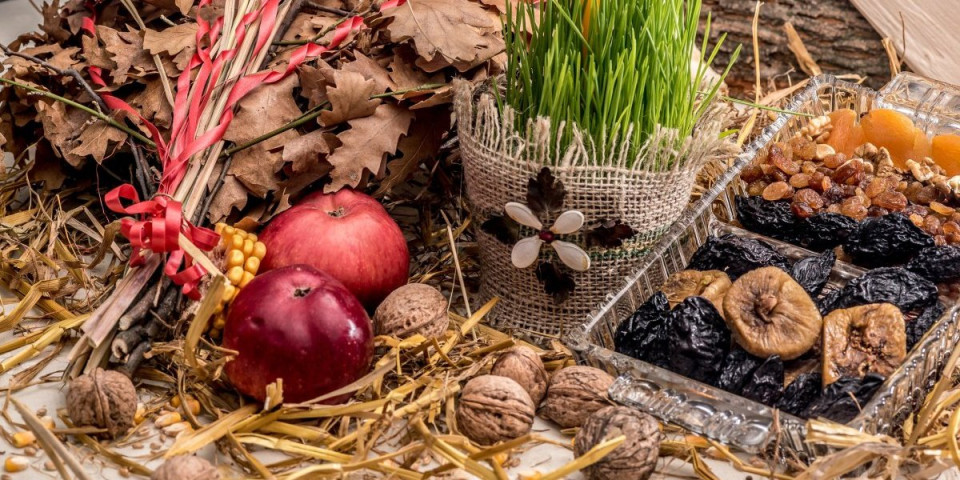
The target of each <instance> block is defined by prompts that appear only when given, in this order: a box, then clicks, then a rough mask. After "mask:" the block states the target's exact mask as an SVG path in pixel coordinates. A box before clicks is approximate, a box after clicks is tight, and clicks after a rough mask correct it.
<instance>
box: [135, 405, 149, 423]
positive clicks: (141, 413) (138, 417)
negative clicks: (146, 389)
mask: <svg viewBox="0 0 960 480" xmlns="http://www.w3.org/2000/svg"><path fill="white" fill-rule="evenodd" d="M146 414H147V409H146V408H145V407H144V406H143V404H142V403H138V404H137V413H134V414H133V421H134V423H136V424H137V425H139V424H141V423H142V422H143V420H144V417H145V416H146Z"/></svg>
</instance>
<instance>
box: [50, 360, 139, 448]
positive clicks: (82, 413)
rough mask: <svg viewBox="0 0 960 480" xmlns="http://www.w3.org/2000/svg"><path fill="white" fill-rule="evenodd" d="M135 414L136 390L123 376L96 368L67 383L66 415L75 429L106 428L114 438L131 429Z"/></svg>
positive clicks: (112, 371)
mask: <svg viewBox="0 0 960 480" xmlns="http://www.w3.org/2000/svg"><path fill="white" fill-rule="evenodd" d="M136 413H137V389H136V388H134V386H133V382H131V381H130V379H129V378H127V376H126V375H124V374H122V373H120V372H117V371H114V370H104V369H102V368H98V369H96V370H94V372H93V373H92V374H88V375H81V376H79V377H77V378H76V379H74V380H73V381H71V382H70V388H69V390H68V391H67V414H68V415H70V419H71V420H73V423H74V424H76V425H77V426H78V427H86V426H94V427H98V428H106V429H107V434H108V435H109V436H110V437H114V438H116V437H118V436H120V435H123V434H124V433H126V431H127V430H129V429H130V428H132V427H133V425H134V421H133V417H134V415H135V414H136Z"/></svg>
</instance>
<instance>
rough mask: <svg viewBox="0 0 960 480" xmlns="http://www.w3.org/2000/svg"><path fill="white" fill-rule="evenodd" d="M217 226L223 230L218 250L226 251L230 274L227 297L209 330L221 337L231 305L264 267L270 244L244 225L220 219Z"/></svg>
mask: <svg viewBox="0 0 960 480" xmlns="http://www.w3.org/2000/svg"><path fill="white" fill-rule="evenodd" d="M214 228H215V231H216V232H217V233H219V234H220V245H219V246H218V248H217V250H219V252H218V253H222V254H223V261H222V263H223V265H222V268H223V271H225V272H226V277H227V283H226V288H225V289H224V290H223V298H221V299H220V304H219V305H218V306H217V309H216V313H215V315H214V317H213V320H212V321H211V322H210V326H209V328H208V330H207V332H208V333H209V335H210V338H213V339H217V338H220V335H221V334H222V332H223V327H224V325H226V321H227V316H226V311H225V309H226V307H227V305H229V304H230V302H231V301H232V300H233V299H234V297H236V296H237V292H239V291H240V289H241V288H243V287H245V286H247V284H248V283H250V280H253V277H254V275H256V274H257V270H259V269H260V261H261V260H263V257H264V255H266V253H267V246H266V245H264V244H263V242H261V241H259V240H257V236H256V235H254V234H252V233H247V232H246V231H244V230H242V229H240V228H236V227H231V226H230V225H226V224H223V223H218V224H217V225H216V227H214Z"/></svg>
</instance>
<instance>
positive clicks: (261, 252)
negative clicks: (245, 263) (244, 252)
mask: <svg viewBox="0 0 960 480" xmlns="http://www.w3.org/2000/svg"><path fill="white" fill-rule="evenodd" d="M266 255H267V246H266V245H265V244H264V243H263V242H257V243H254V244H253V256H254V257H257V258H259V259H260V260H263V257H265V256H266Z"/></svg>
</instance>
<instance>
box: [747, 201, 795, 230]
mask: <svg viewBox="0 0 960 480" xmlns="http://www.w3.org/2000/svg"><path fill="white" fill-rule="evenodd" d="M735 203H736V207H737V219H738V220H740V223H741V224H743V226H744V228H746V229H748V230H750V231H752V232H757V233H759V234H762V235H767V236H770V237H774V238H778V239H789V238H792V235H793V233H794V232H795V231H797V223H798V219H797V217H796V216H794V214H793V212H792V211H791V209H790V205H791V204H790V202H787V201H776V202H769V201H767V200H764V199H763V198H762V197H737V198H736V199H735Z"/></svg>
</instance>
